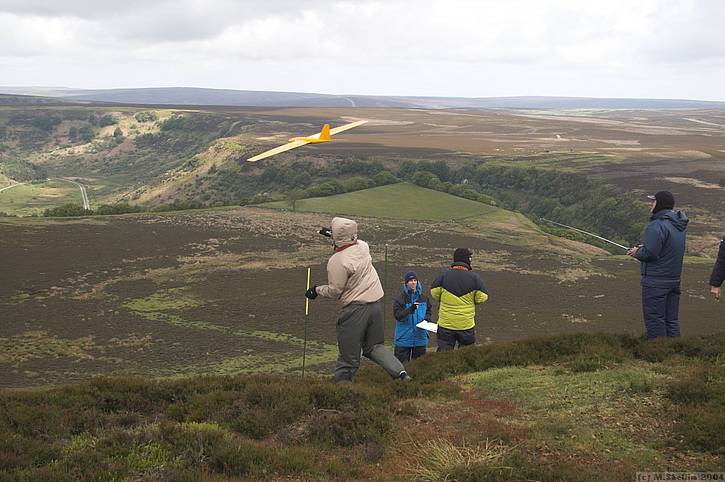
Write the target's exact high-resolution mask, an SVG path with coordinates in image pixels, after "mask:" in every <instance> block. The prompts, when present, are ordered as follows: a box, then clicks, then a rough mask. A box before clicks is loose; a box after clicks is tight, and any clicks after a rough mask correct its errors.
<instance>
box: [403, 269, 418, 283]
mask: <svg viewBox="0 0 725 482" xmlns="http://www.w3.org/2000/svg"><path fill="white" fill-rule="evenodd" d="M412 279H414V280H417V279H418V275H417V274H415V271H408V272H407V273H405V278H404V280H405V282H406V283H407V282H408V281H410V280H412Z"/></svg>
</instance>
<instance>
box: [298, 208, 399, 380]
mask: <svg viewBox="0 0 725 482" xmlns="http://www.w3.org/2000/svg"><path fill="white" fill-rule="evenodd" d="M332 240H333V241H334V243H335V253H334V254H333V255H332V256H331V257H330V260H329V261H328V262H327V284H326V285H322V286H317V285H315V286H313V287H312V288H310V289H309V290H308V291H307V293H305V296H307V297H308V298H310V299H313V300H314V299H315V298H317V295H322V296H324V297H325V298H331V299H334V300H339V301H340V304H341V305H342V310H341V311H340V317H339V318H338V320H337V345H338V349H339V351H340V353H339V355H338V357H337V365H336V366H335V382H336V383H349V382H351V381H352V378H353V376H354V375H355V372H356V371H357V369H358V367H359V366H360V353H361V352H362V354H363V355H365V356H366V357H367V358H369V359H371V360H372V361H374V362H375V363H377V364H378V365H380V366H381V367H383V368H384V369H385V371H387V372H388V374H390V376H391V377H393V378H397V379H401V380H404V381H410V377H409V376H408V374H407V373H406V372H405V368H404V367H403V364H402V363H400V361H399V360H398V359H397V358H395V356H393V354H392V352H390V350H388V349H387V348H385V345H384V341H385V335H384V333H383V302H382V298H383V294H384V293H383V287H382V285H381V284H380V278H379V277H378V273H377V271H375V267H374V266H373V260H372V257H371V256H370V247H369V246H368V244H367V243H366V242H365V241H361V240H359V239H357V223H356V222H355V221H353V220H351V219H345V218H339V217H336V218H333V220H332Z"/></svg>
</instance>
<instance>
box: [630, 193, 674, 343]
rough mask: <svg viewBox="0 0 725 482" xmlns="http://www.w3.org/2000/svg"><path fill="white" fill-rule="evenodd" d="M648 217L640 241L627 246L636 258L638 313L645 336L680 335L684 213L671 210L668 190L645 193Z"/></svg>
mask: <svg viewBox="0 0 725 482" xmlns="http://www.w3.org/2000/svg"><path fill="white" fill-rule="evenodd" d="M647 197H648V199H650V200H651V202H652V204H651V208H650V212H651V213H652V217H651V218H650V223H649V224H648V225H647V228H646V229H645V232H644V244H642V245H640V246H637V247H634V248H630V250H629V251H628V252H627V254H629V255H630V256H632V257H634V258H636V259H638V260H639V261H640V272H641V275H642V277H641V284H642V313H643V315H644V325H645V328H646V330H647V338H649V339H652V338H657V337H661V336H680V320H679V316H678V310H679V305H680V276H681V275H682V260H683V258H684V256H685V240H686V235H687V222H688V219H687V215H686V214H685V213H684V212H682V211H675V210H674V207H675V197H674V196H673V195H672V193H670V192H668V191H660V192H658V193H657V194H655V195H652V196H647Z"/></svg>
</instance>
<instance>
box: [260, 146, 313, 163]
mask: <svg viewBox="0 0 725 482" xmlns="http://www.w3.org/2000/svg"><path fill="white" fill-rule="evenodd" d="M305 144H309V141H294V142H288V143H287V144H284V145H281V146H279V147H275V148H274V149H270V150H268V151H264V152H263V153H261V154H257V155H256V156H254V157H250V158H249V159H247V161H248V162H254V161H259V160H260V159H264V158H266V157H270V156H274V155H275V154H279V153H280V152H284V151H289V150H290V149H294V148H295V147H300V146H304V145H305Z"/></svg>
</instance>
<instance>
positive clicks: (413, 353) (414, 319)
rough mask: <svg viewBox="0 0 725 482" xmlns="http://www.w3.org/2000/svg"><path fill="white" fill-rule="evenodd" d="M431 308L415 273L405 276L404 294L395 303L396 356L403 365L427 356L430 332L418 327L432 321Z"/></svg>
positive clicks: (411, 272)
mask: <svg viewBox="0 0 725 482" xmlns="http://www.w3.org/2000/svg"><path fill="white" fill-rule="evenodd" d="M430 312H431V306H430V301H429V300H428V298H427V297H426V296H425V295H424V294H423V286H422V285H421V284H420V282H419V281H418V276H417V275H416V274H415V272H413V271H409V272H408V273H406V274H405V278H404V279H403V293H402V294H401V295H400V296H399V297H398V298H396V299H395V302H394V303H393V315H394V316H395V320H396V321H397V323H395V356H396V357H397V358H398V360H400V361H401V363H405V362H407V361H409V360H410V359H411V358H418V357H421V356H423V355H425V351H426V347H427V346H428V332H427V331H426V330H424V329H422V328H418V327H417V326H415V325H417V324H418V323H420V322H421V321H423V320H427V321H430Z"/></svg>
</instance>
